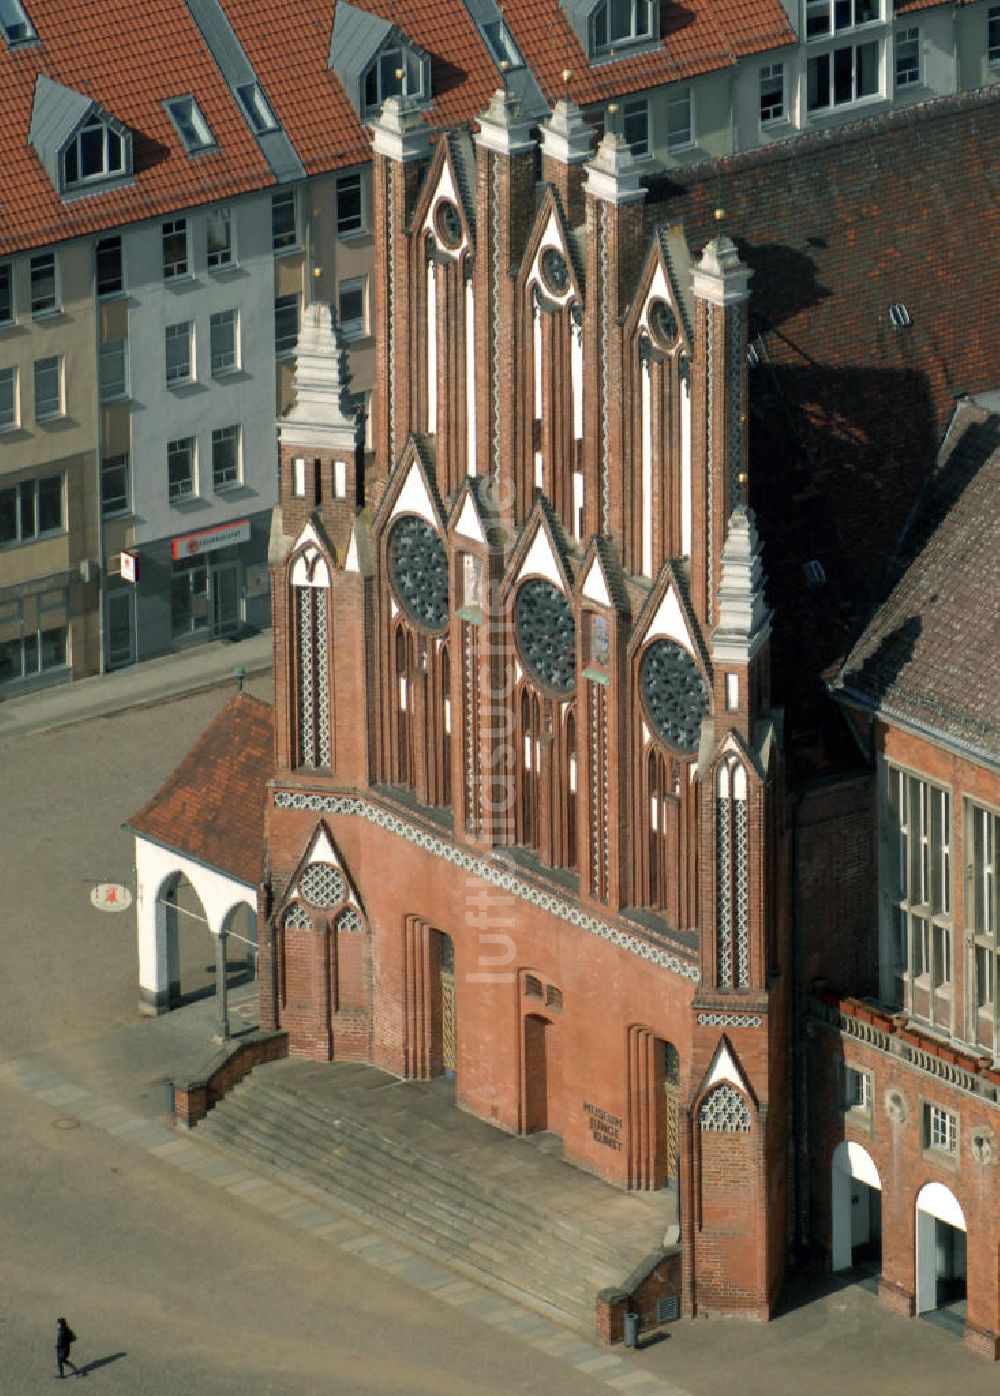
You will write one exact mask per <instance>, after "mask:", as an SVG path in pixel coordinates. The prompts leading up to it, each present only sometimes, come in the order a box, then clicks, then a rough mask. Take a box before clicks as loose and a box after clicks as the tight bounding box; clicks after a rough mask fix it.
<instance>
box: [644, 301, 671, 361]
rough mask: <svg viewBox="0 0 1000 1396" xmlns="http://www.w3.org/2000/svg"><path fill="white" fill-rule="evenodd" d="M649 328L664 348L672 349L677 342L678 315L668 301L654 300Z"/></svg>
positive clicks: (650, 311)
mask: <svg viewBox="0 0 1000 1396" xmlns="http://www.w3.org/2000/svg"><path fill="white" fill-rule="evenodd" d="M648 319H649V328H650V332H651V333H652V336H653V338H654V339H655V340H656V342H657V343H658V344H659V346H660V347H661V348H662V349H672V348H673V346H674V344H675V343H676V342H677V316H676V315H675V314H674V312H673V311H672V310H671V309H670V306H669V305H667V303H666V301H661V300H657V301H653V303H652V305H651V306H650V307H649V316H648Z"/></svg>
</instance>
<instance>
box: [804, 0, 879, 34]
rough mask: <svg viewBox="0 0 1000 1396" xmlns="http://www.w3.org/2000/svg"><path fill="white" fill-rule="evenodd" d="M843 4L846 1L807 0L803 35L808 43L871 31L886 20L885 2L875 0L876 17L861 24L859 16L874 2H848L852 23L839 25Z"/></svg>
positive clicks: (849, 0) (865, 0)
mask: <svg viewBox="0 0 1000 1396" xmlns="http://www.w3.org/2000/svg"><path fill="white" fill-rule="evenodd" d="M843 3H844V0H805V11H804V13H805V22H804V26H803V33H804V35H805V38H806V42H807V43H810V44H812V43H817V42H820V43H821V42H822V41H823V40H824V39H832V38H836V36H837V35H838V34H850V33H853V32H856V31H858V30H865V29H869V28H871V26H872V25H874V24H882V23H883V22H884V20H885V0H874V5H875V13H874V15H871V16H870V17H869V18H862V19H861V21H860V22H859V21H858V14H859V13H861V14H862V15H863V14H864V12H865V11H866V10H867V9H868V8H869V7H870V5H871V4H872V0H848V3H849V4H850V6H851V13H850V21H849V23H847V24H840V25H838V23H837V19H838V10H840V8H841V6H842V4H843ZM824 19H825V22H824ZM810 25H812V26H813V32H812V33H811V34H810V32H809V28H810Z"/></svg>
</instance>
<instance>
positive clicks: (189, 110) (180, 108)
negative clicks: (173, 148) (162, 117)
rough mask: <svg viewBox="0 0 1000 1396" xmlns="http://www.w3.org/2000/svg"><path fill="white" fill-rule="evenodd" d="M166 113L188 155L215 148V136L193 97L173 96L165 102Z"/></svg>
mask: <svg viewBox="0 0 1000 1396" xmlns="http://www.w3.org/2000/svg"><path fill="white" fill-rule="evenodd" d="M166 108H167V113H168V115H169V117H170V120H171V121H172V122H173V123H174V128H175V130H176V131H177V134H178V135H179V136H180V138H181V144H182V145H183V147H184V149H185V150H186V151H187V152H188V154H189V155H194V154H195V153H196V152H197V151H199V150H212V149H214V148H215V137H214V136H213V135H212V131H211V127H210V126H209V124H208V122H207V121H206V120H205V114H204V112H203V111H202V109H201V107H199V105H198V103H197V102H196V101H195V100H194V98H193V97H174V98H173V99H172V100H171V101H169V102H167V103H166Z"/></svg>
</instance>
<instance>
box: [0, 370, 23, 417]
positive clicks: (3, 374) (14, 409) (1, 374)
mask: <svg viewBox="0 0 1000 1396" xmlns="http://www.w3.org/2000/svg"><path fill="white" fill-rule="evenodd" d="M20 379H21V374H20V371H19V370H18V367H17V365H16V364H11V365H10V366H9V367H8V368H0V380H2V381H5V382H7V381H9V383H10V400H11V415H10V420H9V421H5V420H4V419H3V418H2V417H0V431H18V430H19V429H20V426H21V393H20Z"/></svg>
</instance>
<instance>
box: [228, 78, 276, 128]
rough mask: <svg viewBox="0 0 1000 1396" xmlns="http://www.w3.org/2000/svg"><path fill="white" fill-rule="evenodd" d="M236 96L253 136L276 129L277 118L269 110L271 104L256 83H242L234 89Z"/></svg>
mask: <svg viewBox="0 0 1000 1396" xmlns="http://www.w3.org/2000/svg"><path fill="white" fill-rule="evenodd" d="M236 96H237V97H238V98H239V103H240V106H241V107H242V108H243V113H244V115H245V116H246V119H247V121H249V123H250V129H251V131H253V133H254V135H255V136H262V135H264V133H265V132H266V131H276V130H277V129H278V118H277V117H276V116H275V114H274V112H273V111H272V110H271V104H270V102H269V101H268V100H267V98H266V97H265V96H264V94H263V92H262V91H261V89H260V85H259V84H258V83H256V82H246V83H244V84H243V85H242V87H238V88H237V89H236Z"/></svg>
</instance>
